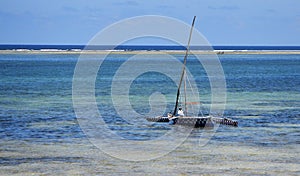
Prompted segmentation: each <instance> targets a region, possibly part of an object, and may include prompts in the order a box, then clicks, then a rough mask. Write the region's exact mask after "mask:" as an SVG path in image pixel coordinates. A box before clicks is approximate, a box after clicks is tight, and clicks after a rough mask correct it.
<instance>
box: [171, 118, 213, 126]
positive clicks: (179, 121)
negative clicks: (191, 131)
mask: <svg viewBox="0 0 300 176" xmlns="http://www.w3.org/2000/svg"><path fill="white" fill-rule="evenodd" d="M169 124H171V125H183V126H190V127H194V128H204V127H209V128H212V127H214V122H213V121H212V120H211V118H210V117H175V118H172V119H170V122H169Z"/></svg>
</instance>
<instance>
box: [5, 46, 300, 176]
mask: <svg viewBox="0 0 300 176" xmlns="http://www.w3.org/2000/svg"><path fill="white" fill-rule="evenodd" d="M9 49H11V48H9ZM39 49H41V48H39ZM289 49H291V48H289ZM289 49H288V50H289ZM88 57H89V58H87V59H91V60H93V59H95V58H97V56H96V55H90V56H88ZM130 57H132V55H109V56H107V58H106V59H105V61H104V62H103V63H102V65H101V67H100V69H99V72H98V76H97V78H96V81H95V97H96V101H97V106H98V108H99V111H100V113H101V114H102V115H103V119H104V121H105V122H106V123H107V125H108V127H109V128H110V129H111V130H112V131H115V132H116V134H118V135H120V136H122V137H123V138H125V139H127V140H132V141H147V140H151V139H154V138H157V137H159V136H160V135H162V134H164V133H166V132H168V131H170V130H172V128H175V127H173V126H170V125H168V124H154V125H150V123H149V122H147V121H146V120H143V119H140V121H139V123H138V126H136V125H135V124H128V123H126V121H124V120H123V119H122V117H121V116H120V114H118V112H116V109H115V108H114V107H113V103H112V100H111V96H110V94H111V84H112V80H113V77H114V74H115V73H116V70H118V68H119V67H120V66H121V65H122V64H123V63H125V62H126V61H127V60H128V58H130ZM157 57H159V56H156V58H151V57H149V56H145V58H144V60H143V62H146V63H154V62H157V61H158V59H159V61H160V62H161V63H163V62H164V56H161V58H157ZM173 57H175V58H177V59H178V60H179V61H182V58H183V56H182V55H173ZM78 58H79V55H68V54H64V55H60V54H57V55H56V54H2V55H0V141H1V142H0V175H32V174H37V175H43V174H45V175H154V174H157V175H201V174H202V175H300V169H299V168H300V155H299V153H300V92H299V90H300V55H220V56H219V58H220V61H221V64H222V66H223V69H224V74H225V78H226V87H227V103H226V108H225V111H224V115H225V116H227V117H230V118H232V119H234V120H238V121H239V127H237V128H235V127H228V126H220V127H219V128H218V129H217V130H216V132H215V133H214V134H213V136H212V138H210V140H209V142H208V143H207V144H206V145H202V146H200V145H199V139H201V137H202V133H203V130H201V129H195V130H193V131H192V132H191V134H190V135H189V137H188V138H187V139H186V140H185V142H184V143H183V144H182V145H180V146H178V147H177V148H176V149H174V150H172V151H170V153H167V154H165V155H164V156H161V157H159V158H156V159H153V160H148V161H139V162H138V161H127V160H122V159H120V158H117V157H112V156H110V155H109V154H106V153H103V152H102V151H101V150H99V149H98V148H97V147H96V146H95V145H93V144H92V143H91V142H90V140H89V139H88V137H87V135H85V133H84V132H83V131H84V130H82V128H81V126H80V124H79V123H78V120H77V118H76V114H75V111H74V108H73V102H72V81H73V74H74V69H75V66H76V63H77V60H78ZM197 65H198V66H197ZM187 67H188V69H189V70H190V72H191V73H192V74H194V75H195V82H196V84H197V87H198V89H199V94H200V99H201V103H202V107H201V112H202V113H203V114H208V113H209V108H210V103H211V100H210V99H211V92H210V83H209V78H208V76H207V74H206V72H205V70H204V69H203V68H202V67H201V64H199V62H198V61H197V60H196V59H195V58H194V56H190V57H189V58H188V63H187ZM170 68H172V69H174V68H173V67H172V65H170ZM179 70H180V69H179ZM124 76H125V79H126V75H124ZM154 92H160V93H161V94H163V95H165V97H166V101H167V104H166V112H167V111H168V110H169V109H172V107H173V106H174V104H173V102H174V100H175V94H176V84H175V83H172V81H171V80H170V79H169V78H168V77H166V76H165V75H162V74H159V73H155V72H148V73H146V74H142V75H140V76H139V77H137V78H136V79H135V80H134V81H133V82H132V84H131V86H130V91H129V99H130V102H131V105H132V107H131V108H132V109H134V110H135V111H136V112H137V113H139V114H141V115H143V114H147V113H148V112H149V111H150V109H149V108H150V107H149V103H148V101H149V96H150V95H151V94H153V93H154ZM120 96H122V95H120ZM112 145H113V144H112Z"/></svg>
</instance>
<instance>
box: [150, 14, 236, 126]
mask: <svg viewBox="0 0 300 176" xmlns="http://www.w3.org/2000/svg"><path fill="white" fill-rule="evenodd" d="M195 19H196V16H194V18H193V22H192V26H191V29H190V35H189V40H188V45H187V48H186V52H185V56H184V60H183V67H182V72H181V77H180V81H179V85H178V89H177V96H176V102H175V107H174V111H173V113H172V114H171V113H168V115H167V117H163V116H160V117H151V118H146V119H147V120H148V121H151V122H169V124H171V125H184V126H191V127H195V128H204V127H214V125H215V123H219V124H225V125H232V126H237V125H238V122H237V121H235V120H232V119H229V118H222V117H213V116H202V117H198V116H187V114H184V112H183V111H182V108H181V107H178V104H179V97H180V89H181V86H182V83H183V82H184V89H185V92H186V62H187V56H188V54H189V47H190V42H191V37H192V32H193V28H194V23H195ZM184 99H185V103H184V105H185V107H186V105H187V102H186V93H184ZM185 110H186V109H185ZM185 113H186V112H185Z"/></svg>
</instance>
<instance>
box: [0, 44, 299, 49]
mask: <svg viewBox="0 0 300 176" xmlns="http://www.w3.org/2000/svg"><path fill="white" fill-rule="evenodd" d="M212 48H213V49H215V50H300V46H191V47H190V49H192V50H204V49H208V50H211V49H212ZM13 49H27V50H43V49H51V50H74V49H76V50H83V49H86V50H112V49H115V50H126V51H136V50H185V49H186V48H185V46H176V45H174V46H169V45H161V46H160V45H119V46H109V45H107V46H102V45H101V46H88V47H86V46H85V45H13V44H11V45H4V44H2V45H1V44H0V50H13Z"/></svg>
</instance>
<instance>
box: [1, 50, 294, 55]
mask: <svg viewBox="0 0 300 176" xmlns="http://www.w3.org/2000/svg"><path fill="white" fill-rule="evenodd" d="M190 53H191V54H196V55H197V54H218V55H222V54H300V50H191V51H190ZM0 54H145V55H146V54H149V55H151V54H185V51H184V50H149V51H148V50H133V51H127V50H56V49H55V50H51V49H49V50H48V49H47V50H27V49H17V50H0Z"/></svg>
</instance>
